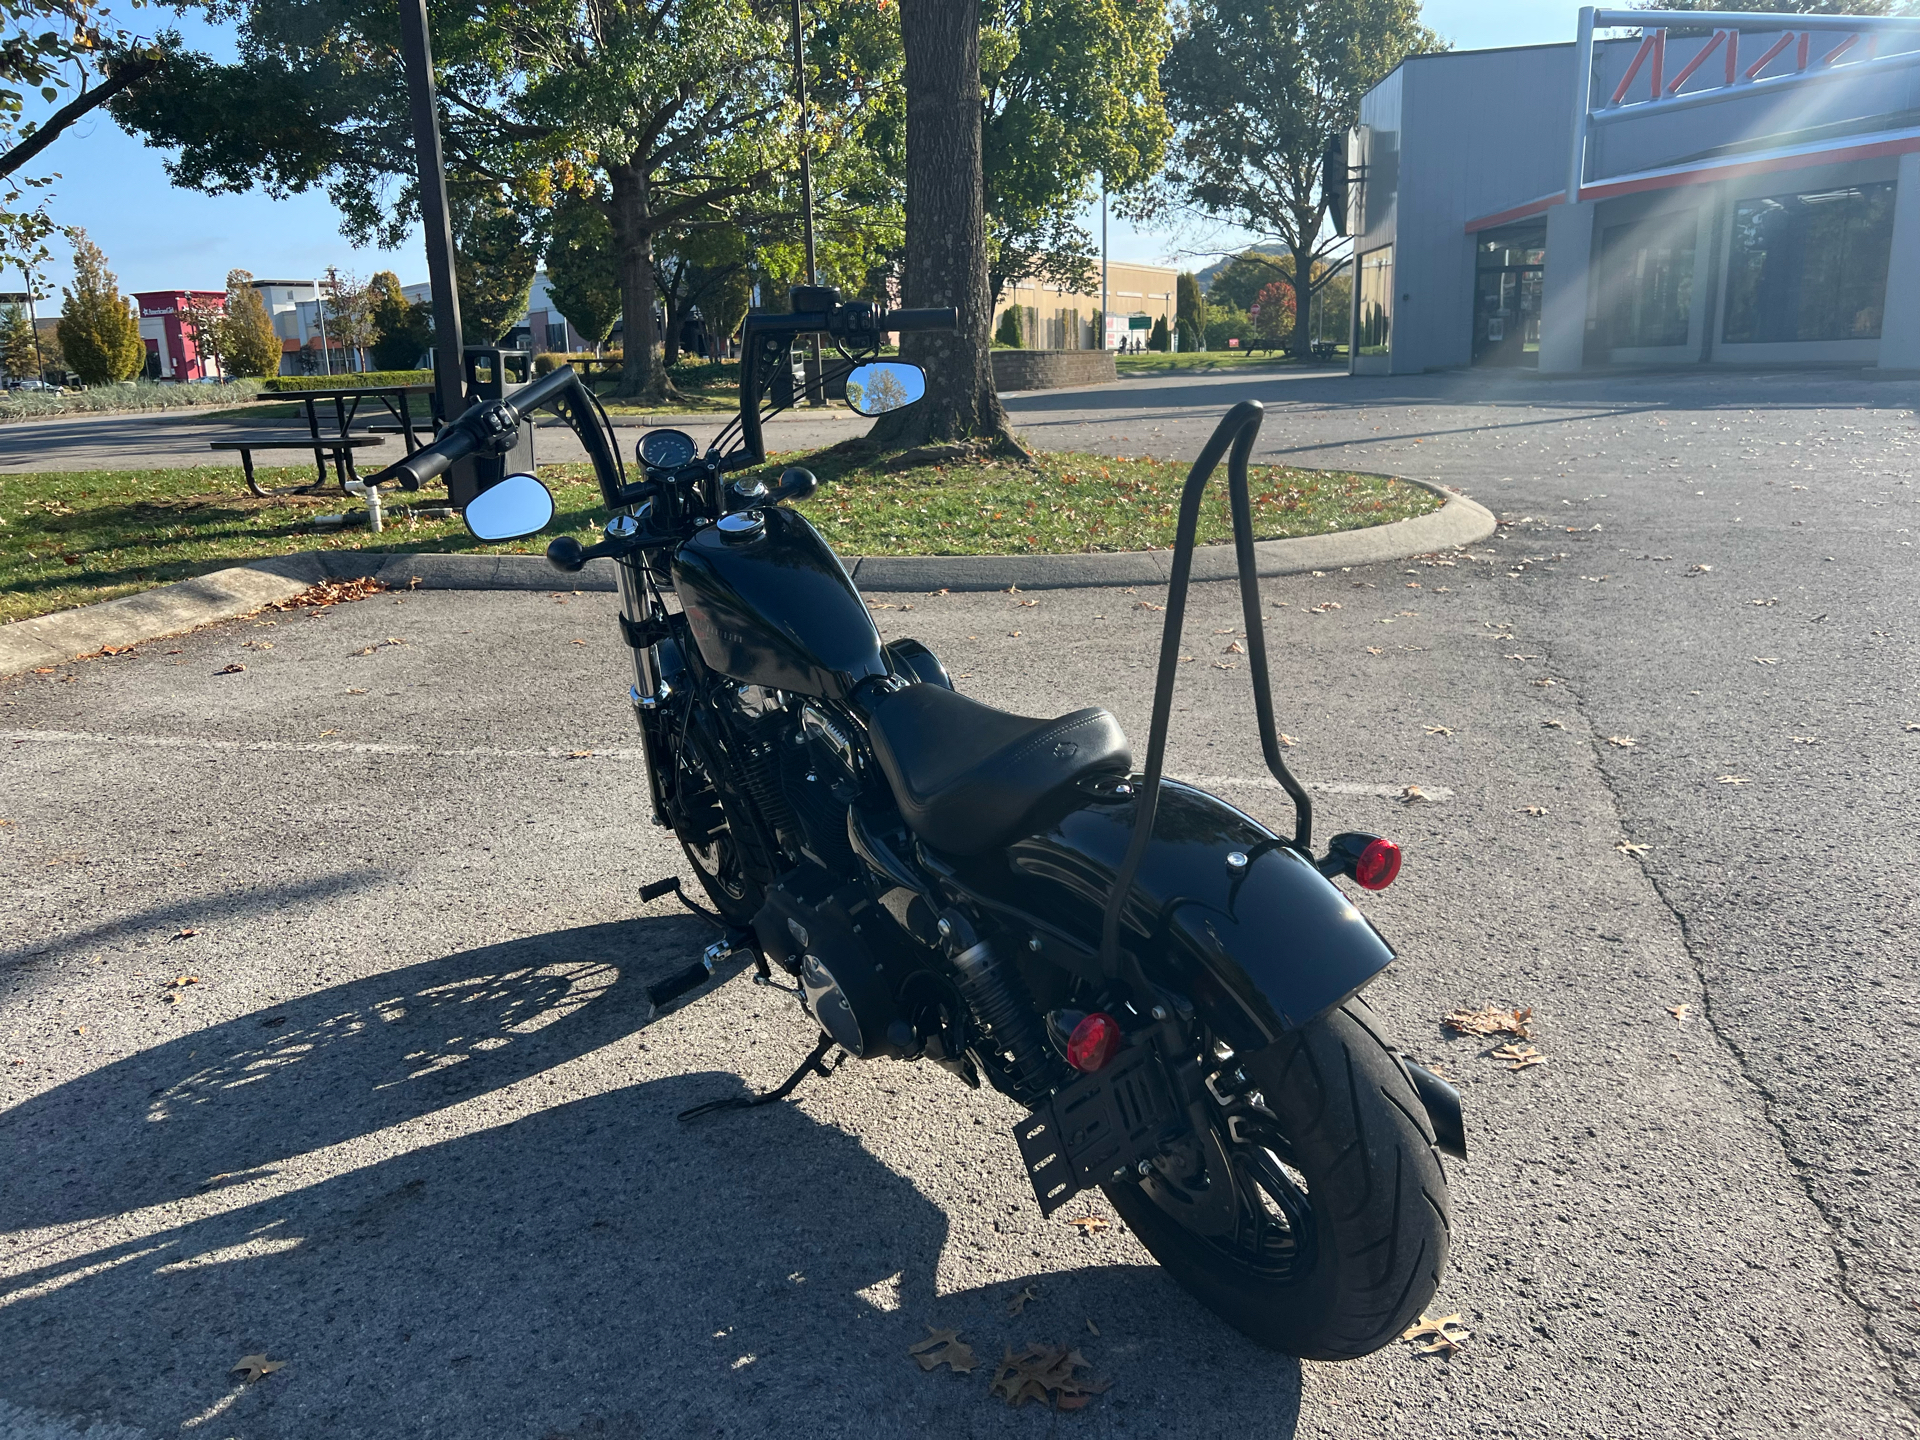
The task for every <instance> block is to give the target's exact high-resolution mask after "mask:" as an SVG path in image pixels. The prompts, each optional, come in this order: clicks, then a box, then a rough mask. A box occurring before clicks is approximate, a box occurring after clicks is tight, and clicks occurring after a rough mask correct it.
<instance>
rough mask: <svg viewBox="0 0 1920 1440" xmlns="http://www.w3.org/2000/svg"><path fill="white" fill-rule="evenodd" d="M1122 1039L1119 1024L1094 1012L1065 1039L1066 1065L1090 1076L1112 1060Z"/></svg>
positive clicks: (1110, 1017) (1101, 1013) (1102, 1012)
mask: <svg viewBox="0 0 1920 1440" xmlns="http://www.w3.org/2000/svg"><path fill="white" fill-rule="evenodd" d="M1122 1038H1123V1037H1122V1036H1121V1034H1120V1022H1119V1021H1118V1020H1116V1019H1114V1018H1113V1016H1111V1015H1108V1014H1106V1013H1105V1012H1104V1011H1100V1010H1096V1011H1094V1012H1093V1014H1091V1015H1089V1016H1087V1017H1086V1019H1084V1020H1082V1021H1081V1022H1080V1023H1079V1024H1078V1025H1076V1026H1074V1027H1073V1033H1072V1034H1071V1035H1069V1036H1068V1037H1067V1063H1068V1064H1069V1065H1071V1066H1073V1068H1074V1069H1076V1070H1084V1071H1086V1072H1087V1073H1088V1074H1092V1073H1093V1072H1094V1071H1095V1070H1098V1069H1099V1068H1100V1067H1101V1066H1103V1065H1105V1064H1106V1063H1107V1062H1108V1061H1109V1060H1111V1059H1112V1058H1113V1052H1114V1051H1116V1050H1118V1049H1119V1048H1120V1041H1121V1039H1122Z"/></svg>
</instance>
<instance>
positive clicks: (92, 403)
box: [0, 380, 260, 425]
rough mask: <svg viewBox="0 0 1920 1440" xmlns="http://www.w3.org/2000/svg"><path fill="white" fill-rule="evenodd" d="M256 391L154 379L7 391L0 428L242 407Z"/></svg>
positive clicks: (241, 383) (0, 403)
mask: <svg viewBox="0 0 1920 1440" xmlns="http://www.w3.org/2000/svg"><path fill="white" fill-rule="evenodd" d="M259 388H260V382H259V381H258V380H235V381H232V382H230V383H229V384H226V385H177V384H173V383H170V382H169V383H163V382H161V381H158V380H127V381H124V382H122V383H121V384H118V385H96V386H95V387H94V388H93V389H91V390H81V391H79V392H77V393H75V394H72V395H65V394H59V393H56V392H51V391H46V390H9V391H7V392H6V394H5V395H4V396H0V425H4V424H7V423H8V422H9V421H14V420H45V419H51V418H54V417H56V416H60V415H121V414H126V413H128V412H131V411H141V410H208V409H212V410H217V409H220V408H221V407H223V406H227V405H239V404H244V403H245V402H246V401H248V400H251V399H252V398H253V396H254V394H255V392H256V391H258V390H259Z"/></svg>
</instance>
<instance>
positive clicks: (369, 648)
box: [353, 645, 376, 655]
mask: <svg viewBox="0 0 1920 1440" xmlns="http://www.w3.org/2000/svg"><path fill="white" fill-rule="evenodd" d="M375 648H376V647H374V646H372V645H369V646H367V647H366V649H364V650H356V651H354V652H353V653H354V654H356V655H371V654H373V652H374V649H375Z"/></svg>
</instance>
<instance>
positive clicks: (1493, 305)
mask: <svg viewBox="0 0 1920 1440" xmlns="http://www.w3.org/2000/svg"><path fill="white" fill-rule="evenodd" d="M1546 263H1547V227H1546V226H1544V225H1526V226H1517V227H1515V228H1513V229H1510V230H1499V231H1494V232H1493V233H1491V234H1486V235H1482V236H1481V237H1480V240H1479V243H1478V244H1477V245H1476V246H1475V247H1474V288H1473V363H1474V364H1476V365H1537V364H1538V363H1539V360H1540V308H1541V301H1542V299H1543V296H1544V293H1545V292H1544V282H1543V278H1542V277H1543V276H1544V275H1545V273H1546V269H1545V267H1546Z"/></svg>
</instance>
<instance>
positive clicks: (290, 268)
mask: <svg viewBox="0 0 1920 1440" xmlns="http://www.w3.org/2000/svg"><path fill="white" fill-rule="evenodd" d="M153 13H154V12H153V11H151V10H149V11H147V12H145V14H143V15H141V16H136V17H132V18H133V19H134V20H135V22H136V23H138V22H139V21H141V20H144V19H145V18H146V16H147V15H152V14H153ZM1578 14H1579V5H1578V3H1577V0H1427V3H1426V5H1425V8H1424V11H1423V18H1424V20H1425V21H1426V23H1427V24H1428V25H1430V26H1432V27H1433V29H1435V30H1437V31H1438V32H1439V33H1440V34H1441V35H1442V36H1444V37H1445V38H1446V39H1447V40H1449V41H1451V42H1452V44H1453V46H1454V47H1455V48H1456V49H1463V50H1465V49H1479V48H1482V47H1487V46H1496V45H1532V44H1539V43H1542V42H1553V41H1565V40H1571V39H1572V38H1573V33H1574V24H1575V21H1576V18H1577V16H1578ZM149 23H152V22H149ZM167 23H169V24H177V25H178V27H179V28H180V29H181V30H182V32H183V33H185V34H186V36H187V39H188V41H189V43H190V44H192V45H193V46H194V47H195V48H199V49H204V50H207V51H210V52H212V53H214V54H216V55H220V54H226V55H230V54H232V51H233V43H232V40H231V37H230V36H229V35H228V34H226V33H223V32H222V31H221V30H220V29H218V28H216V27H213V26H211V25H209V24H207V23H206V22H205V21H204V20H200V19H197V18H195V17H193V16H186V17H182V18H181V19H180V20H178V21H172V20H169V21H168V22H167ZM43 158H44V162H45V164H46V165H47V167H48V168H49V169H53V170H57V171H58V172H59V173H60V177H61V178H60V179H59V180H58V181H56V182H55V184H54V186H53V196H54V200H53V205H52V214H53V216H54V218H55V220H56V222H57V223H59V224H61V225H79V226H82V227H84V228H85V230H86V231H87V234H88V235H89V236H90V237H91V238H92V239H93V241H94V242H95V243H96V244H97V245H99V246H100V247H101V249H103V250H104V251H106V253H107V257H108V260H109V261H110V262H111V267H112V269H113V271H114V272H115V274H117V275H118V276H119V279H120V288H121V289H122V290H123V291H124V292H126V293H129V294H131V293H134V292H138V291H142V290H165V289H172V288H175V287H178V288H183V289H210V290H218V289H222V288H224V287H225V285H226V274H227V271H229V270H231V269H234V268H236V267H237V268H241V269H246V270H250V271H252V272H253V273H254V274H255V275H256V276H258V277H260V278H263V279H266V278H271V279H276V280H280V279H300V278H305V277H308V276H312V275H316V274H319V273H322V272H324V271H325V269H326V268H327V266H329V265H334V266H338V267H339V268H340V269H342V270H351V271H354V272H355V273H357V274H359V275H361V276H366V275H368V274H371V273H372V272H373V271H375V270H393V271H395V272H396V273H398V275H399V276H400V280H401V282H402V283H403V284H412V283H413V282H415V281H418V280H424V279H426V268H427V267H426V257H425V255H424V254H423V253H422V251H421V250H420V248H419V239H418V233H417V232H416V233H415V235H414V236H413V237H410V238H409V241H408V243H407V244H405V245H403V246H401V247H400V248H399V249H398V250H392V251H386V250H376V249H366V250H355V249H354V248H353V247H352V246H351V245H349V244H348V243H347V241H346V239H345V238H344V237H343V236H342V235H341V234H340V229H339V221H338V217H337V216H336V214H335V212H334V209H333V206H332V205H331V203H330V202H329V201H328V200H327V198H326V196H325V195H324V194H323V193H320V192H317V191H316V192H313V193H310V194H307V195H300V196H293V197H290V198H288V199H285V200H272V199H269V198H268V197H267V196H265V195H263V194H260V193H258V192H252V193H249V194H245V195H202V194H200V193H198V192H197V191H192V190H182V189H178V188H176V187H175V186H174V185H173V184H172V183H171V182H170V181H169V180H168V179H167V173H166V169H165V166H164V161H165V159H166V156H165V155H164V153H163V152H161V151H157V150H150V149H148V148H147V147H146V146H145V145H143V144H142V143H141V142H140V141H139V140H136V139H134V138H133V137H132V136H129V135H127V134H126V133H125V132H123V131H122V130H120V129H119V128H118V127H117V126H115V125H114V123H113V122H112V121H111V120H109V119H107V118H106V117H104V116H101V115H99V114H98V113H97V112H96V115H95V116H94V117H93V118H91V119H89V120H85V121H82V122H81V123H80V124H79V125H77V126H76V127H74V129H73V130H71V131H69V132H68V133H67V134H65V135H63V136H62V137H61V138H60V139H59V140H57V141H56V142H55V143H54V145H53V146H52V147H51V149H50V150H49V151H48V152H47V154H46V156H45V157H43ZM1081 218H1082V223H1083V224H1087V225H1088V228H1089V229H1090V230H1091V232H1092V233H1093V235H1094V237H1095V238H1096V240H1097V239H1098V236H1099V210H1098V206H1097V205H1096V206H1094V207H1092V209H1091V211H1090V212H1089V213H1088V214H1086V215H1083V216H1082V217H1081ZM1245 242H1246V237H1244V236H1240V235H1237V234H1235V233H1233V232H1228V231H1215V230H1213V229H1211V228H1205V229H1195V228H1191V227H1190V228H1188V229H1186V230H1184V231H1181V232H1175V233H1168V232H1158V231H1146V230H1141V229H1137V228H1135V227H1134V226H1132V225H1129V224H1127V223H1126V222H1125V221H1122V220H1119V219H1117V218H1111V219H1110V220H1109V225H1108V232H1107V243H1108V251H1109V254H1110V255H1111V256H1112V258H1114V259H1116V260H1140V261H1150V262H1156V263H1180V264H1189V263H1193V264H1204V263H1206V262H1205V259H1204V258H1196V252H1201V253H1204V252H1206V251H1210V250H1213V249H1216V248H1218V249H1225V248H1234V249H1237V248H1240V246H1241V245H1244V244H1245ZM53 248H54V250H55V256H54V260H53V263H52V264H51V265H49V266H48V267H47V270H46V276H45V278H46V281H47V282H48V283H47V293H49V294H51V295H53V296H55V297H56V298H57V296H58V294H59V289H58V287H59V286H60V285H61V284H63V283H66V282H67V281H69V280H70V278H71V273H72V269H71V263H70V260H69V256H68V254H67V253H66V246H65V245H64V243H63V242H61V241H59V240H57V239H56V240H55V242H54V246H53ZM19 284H20V280H19V277H18V275H17V274H16V275H7V276H3V277H0V289H12V288H15V287H16V286H18V285H19Z"/></svg>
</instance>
